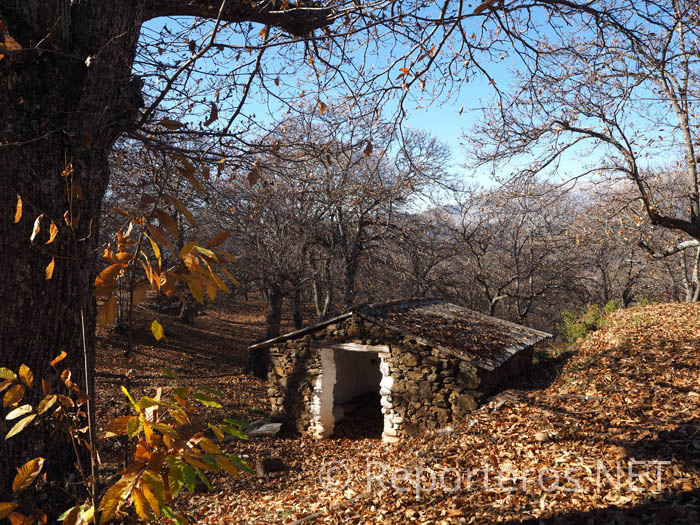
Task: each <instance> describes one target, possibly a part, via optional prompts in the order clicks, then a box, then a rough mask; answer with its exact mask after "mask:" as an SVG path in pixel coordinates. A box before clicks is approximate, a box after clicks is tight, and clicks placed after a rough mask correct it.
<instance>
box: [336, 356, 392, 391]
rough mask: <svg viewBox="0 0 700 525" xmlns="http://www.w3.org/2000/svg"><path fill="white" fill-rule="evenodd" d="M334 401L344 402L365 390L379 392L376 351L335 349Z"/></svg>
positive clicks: (379, 377)
mask: <svg viewBox="0 0 700 525" xmlns="http://www.w3.org/2000/svg"><path fill="white" fill-rule="evenodd" d="M334 353H335V373H336V377H335V392H334V398H335V402H336V403H344V402H346V401H349V400H350V399H352V398H353V397H355V396H358V395H360V394H364V393H365V392H377V393H378V392H379V382H380V381H381V380H382V374H381V372H380V371H379V356H378V355H377V353H376V352H347V351H345V350H335V351H334Z"/></svg>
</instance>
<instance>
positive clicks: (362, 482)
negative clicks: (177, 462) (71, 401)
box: [98, 304, 700, 524]
mask: <svg viewBox="0 0 700 525" xmlns="http://www.w3.org/2000/svg"><path fill="white" fill-rule="evenodd" d="M159 318H160V319H161V320H163V316H160V317H159ZM150 319H151V317H149V316H144V317H143V319H141V320H140V323H142V325H139V326H140V328H141V329H142V331H143V333H144V334H146V326H147V325H146V323H147V322H149V321H150ZM263 319H264V315H263V310H262V308H261V307H260V305H252V306H251V305H242V304H238V305H234V306H233V307H232V308H231V309H230V313H221V312H211V311H210V312H208V313H206V314H205V315H204V316H203V317H199V318H197V319H196V320H195V322H194V325H193V326H192V327H190V326H187V325H184V324H182V323H180V322H178V321H177V320H175V319H169V318H166V319H164V320H163V324H164V325H165V328H166V335H167V337H168V342H165V343H164V342H161V343H157V344H156V343H155V342H154V341H153V340H152V338H151V337H150V335H149V334H146V336H143V335H142V336H139V339H138V341H137V342H138V344H137V356H136V359H135V360H134V361H133V362H132V363H131V365H130V366H131V368H132V370H133V372H132V376H133V377H134V379H133V380H132V384H133V388H134V389H135V390H137V392H138V391H139V390H140V389H144V388H145V389H146V390H145V392H147V391H148V389H152V388H155V387H156V386H167V385H168V384H171V380H170V379H169V378H167V376H165V375H164V374H163V373H162V371H161V368H162V366H163V365H167V366H170V367H171V368H173V369H174V370H175V371H176V372H178V373H179V374H180V375H181V376H182V377H183V380H186V381H188V382H198V383H199V384H204V385H207V386H210V387H214V388H217V389H219V390H222V391H223V392H224V393H226V395H227V401H226V405H225V407H224V409H223V415H225V416H234V417H240V418H247V419H248V420H253V419H259V418H263V417H264V415H265V414H264V413H265V411H266V410H267V400H266V389H265V385H264V383H263V382H262V381H259V380H256V379H253V378H250V377H248V376H243V375H241V374H240V372H241V370H242V367H243V365H244V364H245V363H244V360H245V352H244V351H245V347H246V346H247V345H248V344H250V343H251V342H253V341H255V340H257V339H259V338H260V336H261V334H262V331H263V328H262V325H263ZM124 340H125V338H124V337H123V336H120V337H119V338H115V336H109V337H108V334H106V333H104V334H101V341H102V348H101V359H100V366H99V372H100V374H101V376H100V377H98V381H99V385H100V386H99V389H98V395H99V396H100V401H103V403H102V407H103V411H102V412H101V414H100V415H101V421H102V422H104V421H105V418H106V417H107V416H108V415H110V414H112V413H114V412H116V411H117V410H120V409H121V406H123V402H122V400H121V398H120V397H119V395H118V384H119V382H120V378H119V377H114V376H115V375H119V374H122V373H123V372H124V368H123V367H121V366H119V364H118V362H117V361H116V360H114V359H111V358H110V356H114V357H116V355H117V354H118V353H119V352H120V348H121V347H122V346H123V344H124ZM214 416H215V414H214V413H213V412H212V417H214ZM447 430H448V431H447V432H442V433H433V434H428V435H423V436H419V437H414V438H410V439H406V440H404V441H403V442H401V443H400V444H396V445H391V444H385V443H382V442H381V441H380V440H378V439H357V438H344V439H328V440H323V441H314V440H310V439H306V438H300V437H294V436H287V437H280V438H270V439H258V440H250V441H245V442H243V441H237V442H231V443H230V444H229V445H228V450H229V452H234V453H237V454H239V455H240V456H243V457H246V458H247V459H248V460H249V461H250V462H251V463H254V462H255V459H256V458H258V457H264V456H278V457H280V458H282V460H283V461H284V462H285V463H286V465H287V466H288V467H289V469H288V470H287V471H285V472H280V473H273V474H269V475H267V476H263V477H257V476H255V475H248V474H245V475H242V476H241V477H240V478H238V479H235V480H231V479H226V478H218V479H216V480H215V484H214V488H215V491H214V493H207V492H201V493H199V492H196V493H195V494H193V495H189V494H187V495H185V496H184V497H182V498H181V499H180V501H179V504H178V506H179V509H181V510H182V511H184V512H186V513H187V514H189V515H190V516H191V517H192V518H193V519H194V520H196V521H197V522H199V523H235V522H240V523H274V522H284V523H295V522H299V520H303V521H302V522H309V523H386V524H391V523H408V522H417V523H499V522H504V523H506V522H507V523H540V522H544V523H585V524H596V523H601V524H602V523H630V524H633V523H649V524H652V523H689V524H690V523H699V522H700V305H687V304H660V305H652V306H647V307H644V308H633V309H629V310H625V311H619V312H615V313H613V314H612V315H611V316H610V317H609V319H608V321H607V324H606V327H605V328H604V329H602V330H600V331H599V332H596V333H594V334H592V335H591V336H590V337H589V338H588V339H587V340H586V341H585V342H583V343H582V344H581V345H579V348H578V350H577V352H575V353H574V355H573V356H572V357H570V358H569V359H568V360H564V359H561V360H550V361H544V362H543V363H541V364H540V365H539V366H537V367H536V368H535V375H534V376H533V378H532V379H530V380H523V381H522V382H521V383H520V384H518V385H514V386H513V387H512V388H511V389H509V390H507V391H506V392H504V393H503V394H502V395H499V396H498V397H497V398H496V399H494V400H493V401H492V402H491V403H489V404H488V405H486V406H485V407H482V408H481V409H480V410H477V411H475V412H473V413H472V414H471V415H470V416H469V417H468V418H467V419H466V420H465V421H463V422H461V423H460V424H458V425H455V426H454V428H452V429H447ZM329 469H330V472H329ZM485 472H486V473H485ZM499 481H500V483H499Z"/></svg>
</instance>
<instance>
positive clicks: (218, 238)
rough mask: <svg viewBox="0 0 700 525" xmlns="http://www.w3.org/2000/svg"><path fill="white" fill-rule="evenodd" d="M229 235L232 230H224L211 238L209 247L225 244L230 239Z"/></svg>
mask: <svg viewBox="0 0 700 525" xmlns="http://www.w3.org/2000/svg"><path fill="white" fill-rule="evenodd" d="M229 235H231V230H224V231H222V232H219V233H217V234H216V235H214V236H213V237H212V238H211V239H209V242H208V243H207V248H213V247H214V246H219V245H220V244H223V243H224V241H225V240H226V239H228V236H229Z"/></svg>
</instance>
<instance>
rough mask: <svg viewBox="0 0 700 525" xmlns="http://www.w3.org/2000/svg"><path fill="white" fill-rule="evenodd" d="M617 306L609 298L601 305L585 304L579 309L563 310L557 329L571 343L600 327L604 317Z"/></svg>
mask: <svg viewBox="0 0 700 525" xmlns="http://www.w3.org/2000/svg"><path fill="white" fill-rule="evenodd" d="M617 308H618V305H617V303H616V302H615V301H614V300H610V301H608V302H607V303H606V304H604V305H602V306H599V305H597V304H587V305H586V306H585V307H583V308H582V309H580V310H579V311H570V310H565V311H563V312H562V314H561V317H562V324H560V325H559V330H560V331H561V333H562V334H563V335H564V336H565V337H566V341H567V343H569V344H573V343H574V342H576V341H577V340H578V339H582V338H585V337H586V336H587V335H588V334H590V333H591V332H595V331H596V330H599V329H600V328H602V327H603V325H604V324H605V318H606V317H607V316H608V315H610V314H611V313H612V312H614V311H615V310H617Z"/></svg>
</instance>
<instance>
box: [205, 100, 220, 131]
mask: <svg viewBox="0 0 700 525" xmlns="http://www.w3.org/2000/svg"><path fill="white" fill-rule="evenodd" d="M218 118H219V110H218V109H217V108H216V104H215V103H214V102H212V103H211V113H209V118H208V119H207V121H206V122H205V123H204V125H205V126H209V125H211V124H212V123H213V122H214V121H215V120H216V119H218Z"/></svg>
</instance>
